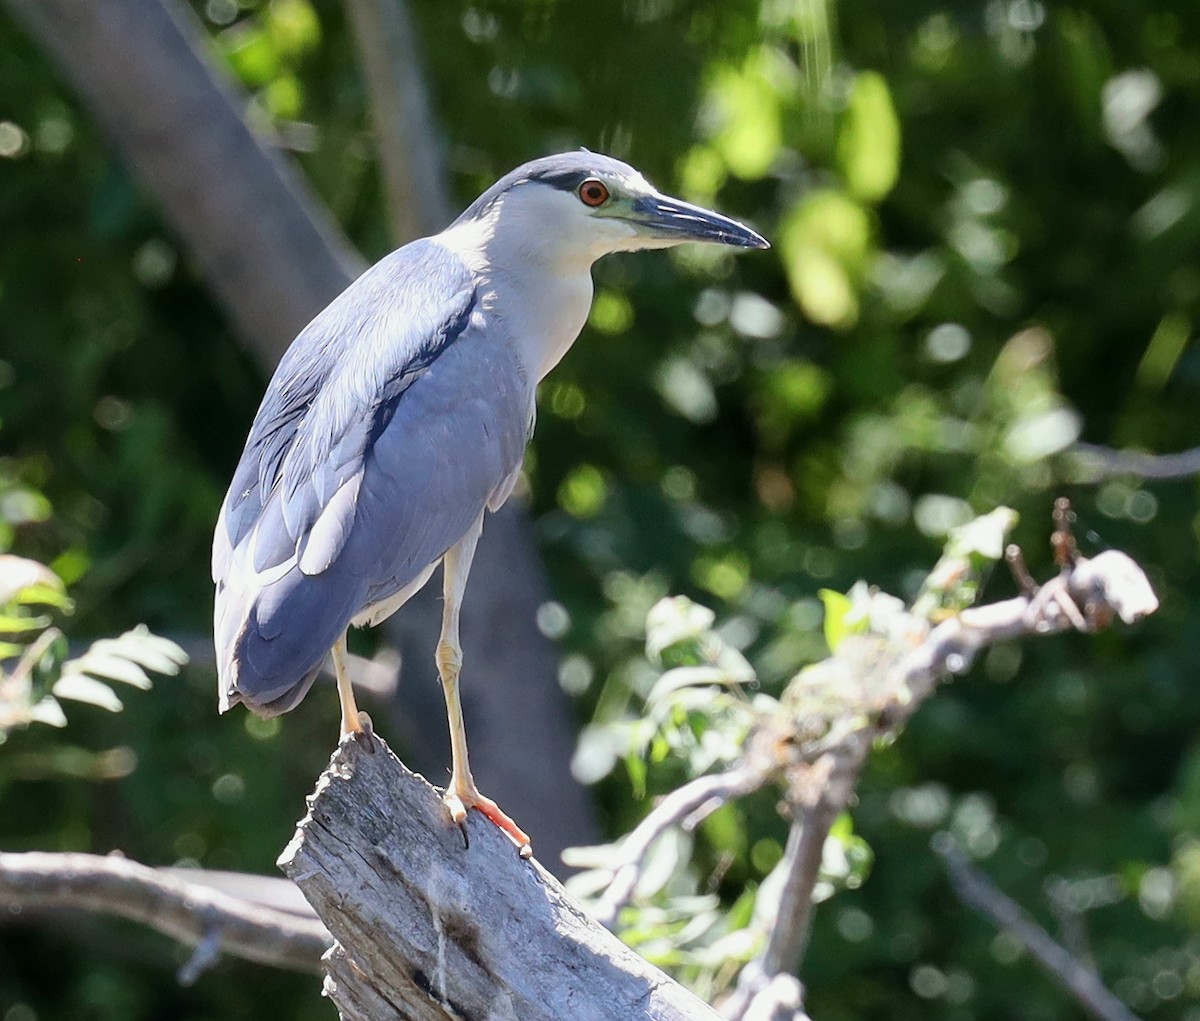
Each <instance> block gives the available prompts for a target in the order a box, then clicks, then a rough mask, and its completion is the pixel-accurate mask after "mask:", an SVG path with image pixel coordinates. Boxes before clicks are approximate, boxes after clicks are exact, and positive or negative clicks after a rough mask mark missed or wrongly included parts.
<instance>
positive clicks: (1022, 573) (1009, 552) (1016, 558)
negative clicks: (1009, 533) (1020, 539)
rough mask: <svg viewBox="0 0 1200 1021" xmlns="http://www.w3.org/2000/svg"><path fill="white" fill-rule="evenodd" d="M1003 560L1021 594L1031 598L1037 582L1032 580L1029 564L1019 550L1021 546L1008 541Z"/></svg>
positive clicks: (1035, 591) (1036, 588) (1036, 587)
mask: <svg viewBox="0 0 1200 1021" xmlns="http://www.w3.org/2000/svg"><path fill="white" fill-rule="evenodd" d="M1004 562H1005V563H1006V564H1008V569H1009V571H1011V572H1012V576H1013V581H1015V582H1016V583H1017V588H1019V589H1020V590H1021V594H1022V595H1024V596H1028V597H1030V598H1033V596H1034V595H1035V594H1036V593H1037V590H1038V583H1037V582H1036V581H1034V578H1033V575H1032V574H1030V573H1029V565H1028V564H1027V563H1025V554H1024V553H1023V552H1021V547H1020V546H1018V545H1017V544H1016V543H1015V542H1012V543H1009V544H1008V545H1007V546H1006V547H1005V548H1004Z"/></svg>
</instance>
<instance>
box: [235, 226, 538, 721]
mask: <svg viewBox="0 0 1200 1021" xmlns="http://www.w3.org/2000/svg"><path fill="white" fill-rule="evenodd" d="M483 305H484V303H483V302H482V301H481V298H480V295H479V293H478V289H477V286H476V279H475V276H474V274H473V273H472V271H471V270H470V269H468V268H467V267H466V266H465V265H464V264H463V263H462V262H461V261H460V260H459V259H458V257H457V256H455V255H454V254H452V253H451V252H448V251H447V250H446V249H445V248H443V247H442V246H441V245H439V244H438V242H437V241H436V240H424V241H419V242H414V243H413V244H411V245H407V246H405V247H404V248H402V249H400V250H399V251H397V252H393V253H392V254H391V255H390V256H388V257H387V258H385V259H384V260H382V261H381V262H379V263H377V264H376V265H375V266H373V267H372V268H371V269H369V270H368V271H367V272H366V273H364V274H363V276H362V277H360V278H359V279H358V280H356V281H355V282H354V283H353V284H352V285H351V286H350V287H349V288H347V290H346V291H345V292H343V293H342V294H341V295H340V296H339V297H338V298H337V299H335V300H334V302H333V303H332V304H330V306H329V307H328V308H326V309H325V310H324V311H323V312H322V313H321V314H320V315H318V316H317V317H316V319H314V320H313V322H312V323H310V324H309V326H308V327H306V328H305V329H304V331H302V332H301V334H300V335H299V336H298V337H297V338H296V340H295V341H294V342H293V344H292V346H291V347H290V348H289V350H288V352H287V354H286V355H285V356H284V358H283V359H282V361H281V362H280V365H279V367H278V369H277V370H276V373H275V375H274V377H273V378H272V380H271V383H270V385H269V387H268V389H267V393H266V395H265V397H264V399H263V403H262V406H261V407H260V409H259V412H258V414H257V415H256V417H255V420H254V424H253V426H252V428H251V432H250V436H249V438H248V439H247V441H246V448H245V450H244V452H243V454H242V458H241V461H240V462H239V464H238V467H237V470H236V472H235V474H234V479H233V483H232V484H231V486H230V489H229V493H228V495H227V496H226V499H225V503H224V505H223V507H222V510H221V516H220V519H219V520H218V523H217V531H216V536H215V538H214V543H213V577H214V580H215V581H216V583H217V596H216V606H215V614H214V624H215V635H216V644H217V661H218V674H219V695H220V699H221V706H222V708H227V707H228V706H229V705H231V704H233V703H235V702H239V701H240V702H245V703H246V704H247V705H249V706H250V707H251V708H252V709H254V710H256V711H258V712H260V713H264V714H268V715H270V714H274V713H278V712H285V711H287V710H288V709H290V708H292V707H293V706H294V705H295V704H296V703H297V702H298V701H299V700H300V699H301V698H302V697H303V696H304V694H305V692H306V691H307V690H308V687H309V686H310V685H311V683H312V680H313V678H314V677H315V676H316V673H317V671H318V670H319V668H320V665H321V663H322V662H323V660H324V658H325V655H326V653H327V652H328V650H329V649H330V647H331V646H332V645H333V644H334V642H335V641H336V639H337V638H338V637H339V636H340V634H341V633H342V631H344V630H345V628H346V626H347V625H348V624H349V623H350V621H351V620H352V619H354V618H357V617H360V616H363V615H364V611H369V609H370V608H371V607H379V606H380V605H381V604H384V605H386V606H387V608H388V609H394V608H395V607H394V605H390V604H392V603H394V602H395V600H396V597H397V596H398V594H399V595H403V594H404V593H405V592H406V591H407V590H409V589H411V588H412V587H413V586H414V585H418V586H419V582H421V581H422V580H423V579H424V577H427V576H428V572H429V570H430V569H431V568H432V566H433V565H435V564H436V563H437V562H438V561H439V560H440V559H441V557H442V555H443V554H444V553H445V552H446V551H447V550H448V549H449V548H450V547H451V546H452V545H454V543H456V542H457V541H458V540H459V539H460V538H461V537H462V536H463V535H464V534H465V533H466V531H467V530H468V529H469V528H470V527H471V526H472V525H473V524H474V522H475V520H476V519H477V517H478V516H479V514H480V513H481V512H482V510H483V509H484V507H485V506H486V505H487V504H488V503H489V502H493V503H494V502H495V501H496V500H497V499H498V498H499V497H502V495H503V494H504V492H505V491H506V488H507V487H508V486H509V485H510V482H511V479H512V478H513V477H514V475H515V473H516V472H517V471H518V470H519V468H520V464H521V458H522V455H523V451H524V445H525V442H526V440H527V438H528V434H529V429H530V426H531V414H532V407H533V393H532V383H531V382H530V380H529V379H528V378H527V377H526V376H525V374H524V372H523V370H522V367H521V365H520V362H519V360H518V358H517V356H516V351H515V345H514V344H513V343H512V342H511V338H508V337H507V336H506V335H505V333H504V330H503V326H502V324H501V323H498V322H495V321H491V322H489V319H488V312H487V311H486V310H485V308H484V307H483Z"/></svg>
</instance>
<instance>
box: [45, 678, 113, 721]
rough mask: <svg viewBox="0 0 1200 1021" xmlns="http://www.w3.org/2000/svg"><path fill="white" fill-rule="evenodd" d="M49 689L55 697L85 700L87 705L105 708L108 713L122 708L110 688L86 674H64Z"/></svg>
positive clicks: (77, 700) (75, 700)
mask: <svg viewBox="0 0 1200 1021" xmlns="http://www.w3.org/2000/svg"><path fill="white" fill-rule="evenodd" d="M50 691H51V693H52V694H53V695H54V697H55V698H60V699H62V698H65V699H69V700H71V701H72V702H87V703H88V704H89V705H94V706H99V707H100V708H101V709H107V710H108V711H109V712H110V713H119V712H120V711H121V710H122V709H123V708H124V706H123V705H122V704H121V700H120V698H118V697H117V693H116V692H115V691H113V690H112V688H110V687H109V686H108V685H107V684H105V683H104V682H103V681H98V680H96V679H95V678H94V677H88V676H87V675H86V674H64V675H63V676H62V677H60V678H59V679H58V680H57V681H55V682H54V687H53V688H51V689H50Z"/></svg>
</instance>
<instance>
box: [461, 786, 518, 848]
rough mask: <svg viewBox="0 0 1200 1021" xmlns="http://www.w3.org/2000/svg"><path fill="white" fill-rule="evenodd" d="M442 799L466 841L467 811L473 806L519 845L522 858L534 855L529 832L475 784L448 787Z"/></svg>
mask: <svg viewBox="0 0 1200 1021" xmlns="http://www.w3.org/2000/svg"><path fill="white" fill-rule="evenodd" d="M442 800H443V801H444V802H445V803H446V808H448V809H449V810H450V818H451V819H453V820H454V822H455V823H456V824H457V825H458V827H459V828H460V829H461V830H462V835H463V840H464V842H465V841H467V812H468V811H469V810H470V809H472V808H473V809H475V810H476V811H477V812H481V813H483V815H485V816H487V818H489V819H490V820H491V821H492V822H493V823H495V824H496V826H498V827H499V828H500V829H501V831H503V832H504V833H505V835H507V837H508V838H509V840H511V841H512V842H513V843H514V844H516V845H517V851H518V853H519V854H520V855H521V857H522V858H531V857H533V846H532V845H531V844H530V843H529V836H528V834H527V833H526V832H525V831H524V830H523V829H521V827H520V826H518V825H517V824H516V823H515V822H513V821H512V819H511V818H510V817H509V816H508V815H507V814H506V813H505V811H504V810H503V809H502V808H501V807H500V806H499V805H497V804H496V802H494V801H493V800H492V799H491V798H488V797H485V796H484V795H482V794H480V793H479V791H478V790H477V789H476V787H475V785H474V784H470V785H455V786H454V787H453V788H447V789H446V793H445V794H444V795H443V796H442ZM468 846H470V845H469V843H468Z"/></svg>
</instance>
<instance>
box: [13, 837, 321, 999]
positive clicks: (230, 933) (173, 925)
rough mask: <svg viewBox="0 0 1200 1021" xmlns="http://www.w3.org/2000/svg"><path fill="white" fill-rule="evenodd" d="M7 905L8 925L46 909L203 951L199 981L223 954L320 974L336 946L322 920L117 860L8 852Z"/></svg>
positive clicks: (190, 973) (191, 971) (193, 970)
mask: <svg viewBox="0 0 1200 1021" xmlns="http://www.w3.org/2000/svg"><path fill="white" fill-rule="evenodd" d="M0 907H2V908H4V909H5V911H4V912H3V913H2V917H4V918H5V919H6V920H8V921H13V920H15V919H19V918H21V917H22V914H23V913H24V912H26V911H35V910H38V909H45V908H69V909H73V910H77V911H92V912H96V913H98V914H103V915H116V916H118V917H120V918H127V919H129V920H130V921H134V922H138V923H140V924H142V925H146V926H149V927H150V928H152V929H154V930H155V931H157V932H160V933H162V934H163V935H164V936H169V937H170V938H171V939H174V940H178V941H179V942H180V943H184V944H187V945H188V946H195V947H200V948H202V949H203V953H202V954H201V955H198V956H197V957H194V958H193V959H192V961H191V962H189V964H188V965H186V966H185V968H184V972H183V973H181V976H180V977H181V980H184V979H187V978H189V977H190V978H192V979H194V978H195V976H196V975H198V974H199V971H200V970H202V969H203V967H205V966H206V965H207V964H209V963H211V962H212V959H213V958H214V957H215V954H216V953H217V952H220V953H227V954H231V955H232V956H234V957H242V958H245V959H246V960H248V961H256V962H258V963H260V964H269V965H271V966H273V967H276V968H286V969H288V970H290V971H307V972H313V971H318V970H319V968H320V959H321V955H322V954H323V953H324V952H325V951H326V950H327V949H328V947H329V945H330V942H331V940H330V936H329V933H328V931H326V929H325V926H324V925H322V924H321V922H320V921H318V920H317V919H316V918H314V917H311V916H307V917H306V916H303V915H299V914H296V913H294V912H292V911H287V910H281V909H279V908H274V907H267V906H264V905H262V904H255V903H252V902H250V901H248V900H244V899H242V898H240V897H234V896H230V895H229V894H227V893H222V892H220V891H219V890H216V889H213V888H212V887H210V886H208V885H206V884H201V883H197V882H192V881H189V880H184V879H181V878H179V877H178V876H175V875H170V874H167V873H166V872H164V871H160V870H158V869H152V868H149V867H148V866H146V865H139V864H138V863H137V862H132V861H128V860H127V859H125V858H120V857H116V856H108V857H101V856H99V855H94V854H47V853H41V852H30V853H26V854H14V853H7V854H6V853H0Z"/></svg>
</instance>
